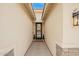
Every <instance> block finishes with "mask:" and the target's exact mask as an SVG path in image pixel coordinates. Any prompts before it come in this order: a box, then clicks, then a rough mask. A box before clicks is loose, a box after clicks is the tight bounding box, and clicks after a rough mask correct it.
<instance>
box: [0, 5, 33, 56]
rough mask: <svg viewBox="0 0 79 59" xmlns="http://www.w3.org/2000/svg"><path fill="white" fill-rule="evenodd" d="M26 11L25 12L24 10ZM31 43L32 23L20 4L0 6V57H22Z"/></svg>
mask: <svg viewBox="0 0 79 59" xmlns="http://www.w3.org/2000/svg"><path fill="white" fill-rule="evenodd" d="M26 11H27V10H26ZM31 42H32V21H31V19H30V18H29V16H28V14H27V13H26V12H25V11H24V9H23V8H22V6H21V5H20V4H0V55H4V54H6V53H7V52H9V51H10V50H11V49H14V55H21V56H22V55H24V54H25V52H26V51H27V49H28V47H29V46H30V44H31Z"/></svg>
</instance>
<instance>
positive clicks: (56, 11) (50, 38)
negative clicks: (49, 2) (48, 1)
mask: <svg viewBox="0 0 79 59" xmlns="http://www.w3.org/2000/svg"><path fill="white" fill-rule="evenodd" d="M62 12H63V9H62V4H57V5H55V6H54V7H53V8H52V11H51V12H50V15H49V17H48V18H47V19H46V22H45V41H46V43H47V45H48V47H49V49H50V51H51V53H52V54H53V55H56V44H58V45H60V46H61V45H62V39H63V36H62V34H63V33H62V32H63V31H62V30H63V23H62V22H63V16H62V15H63V13H62Z"/></svg>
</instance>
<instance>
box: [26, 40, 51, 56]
mask: <svg viewBox="0 0 79 59" xmlns="http://www.w3.org/2000/svg"><path fill="white" fill-rule="evenodd" d="M25 56H52V55H51V53H50V51H49V49H48V47H47V46H46V43H45V42H44V41H40V42H39V41H38V42H37V41H34V42H32V44H31V46H30V48H29V49H28V50H27V52H26V54H25Z"/></svg>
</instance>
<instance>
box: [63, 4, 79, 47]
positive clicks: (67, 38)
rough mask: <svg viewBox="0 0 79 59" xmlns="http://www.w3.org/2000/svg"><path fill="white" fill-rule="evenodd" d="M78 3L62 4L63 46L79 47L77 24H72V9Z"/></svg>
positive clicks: (78, 28) (78, 5)
mask: <svg viewBox="0 0 79 59" xmlns="http://www.w3.org/2000/svg"><path fill="white" fill-rule="evenodd" d="M75 9H78V10H79V3H66V4H63V48H79V26H73V17H72V12H73V10H75Z"/></svg>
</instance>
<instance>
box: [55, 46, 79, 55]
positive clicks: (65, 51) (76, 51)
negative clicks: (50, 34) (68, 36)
mask: <svg viewBox="0 0 79 59" xmlns="http://www.w3.org/2000/svg"><path fill="white" fill-rule="evenodd" d="M56 55H57V56H79V48H62V47H60V46H59V45H57V44H56Z"/></svg>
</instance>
